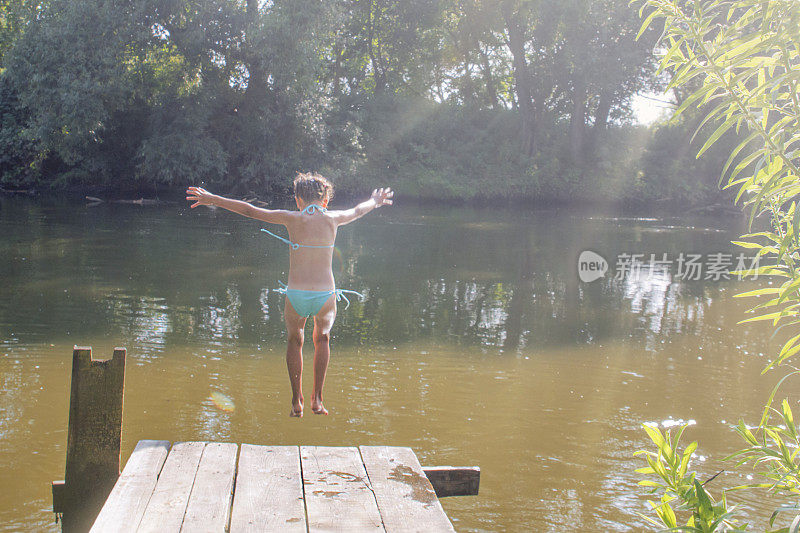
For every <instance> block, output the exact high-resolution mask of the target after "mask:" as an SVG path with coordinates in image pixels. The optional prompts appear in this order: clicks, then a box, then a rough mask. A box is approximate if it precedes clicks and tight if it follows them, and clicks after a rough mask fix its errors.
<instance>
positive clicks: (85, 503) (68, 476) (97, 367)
mask: <svg viewBox="0 0 800 533" xmlns="http://www.w3.org/2000/svg"><path fill="white" fill-rule="evenodd" d="M124 386H125V348H114V356H113V357H112V358H111V359H106V360H95V359H92V349H91V348H83V347H78V346H75V348H74V350H73V352H72V384H71V390H70V398H69V429H68V431H67V465H66V472H65V474H64V481H63V482H59V481H55V482H53V511H54V512H56V513H59V512H60V513H62V521H61V524H62V530H63V531H65V532H73V531H88V530H89V528H91V526H92V523H93V522H94V519H95V518H96V517H97V514H98V513H99V512H100V509H101V508H102V507H103V502H105V500H106V498H107V497H108V494H109V493H110V492H111V489H112V488H113V487H114V483H116V481H117V478H118V477H119V459H120V441H121V439H122V391H123V388H124Z"/></svg>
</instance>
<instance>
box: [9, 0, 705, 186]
mask: <svg viewBox="0 0 800 533" xmlns="http://www.w3.org/2000/svg"><path fill="white" fill-rule="evenodd" d="M640 25H641V23H640V19H639V15H638V12H637V11H636V10H634V9H631V8H630V7H629V6H628V2H627V0H592V1H589V0H563V1H559V2H548V1H545V0H404V1H396V0H395V1H390V0H336V1H329V2H323V1H320V0H292V1H288V0H260V1H259V0H244V1H243V0H123V1H115V2H110V1H107V0H41V1H39V2H30V1H27V0H0V184H2V185H4V186H6V187H19V188H24V187H37V188H40V189H43V188H73V187H77V188H92V187H114V188H119V189H123V190H134V189H135V190H152V189H160V188H167V187H172V186H182V185H185V184H187V183H198V182H204V183H206V184H207V185H209V186H215V187H220V188H222V189H224V190H228V191H232V192H236V193H241V194H245V193H247V192H256V193H258V194H270V193H277V192H282V191H284V190H285V188H286V184H287V183H288V180H287V178H288V177H290V176H291V175H293V174H294V172H296V171H299V170H309V169H314V170H319V171H322V172H324V173H326V174H328V175H330V176H332V177H333V178H334V180H335V181H336V182H337V184H338V186H339V187H340V189H344V190H345V191H348V190H356V189H358V188H359V187H369V186H372V185H373V184H374V183H377V182H378V181H381V182H382V183H388V184H390V185H392V186H393V187H394V188H395V189H397V190H398V192H399V193H400V194H405V195H408V196H419V197H438V198H460V199H470V198H477V197H481V196H486V197H491V196H497V197H523V198H551V197H552V198H558V197H563V198H574V197H576V195H577V196H578V197H586V198H591V197H593V196H597V195H599V196H603V195H604V194H605V195H606V196H609V197H631V198H635V197H637V196H638V197H642V198H647V197H652V198H663V197H668V196H674V197H676V198H681V197H690V196H693V195H694V196H696V193H697V187H705V189H708V191H711V190H712V189H713V190H716V186H715V183H714V184H713V185H714V186H713V187H711V185H710V184H711V182H712V181H713V179H711V180H709V179H708V176H716V175H718V172H717V174H715V172H714V171H710V172H709V171H708V169H706V168H704V167H703V165H702V164H698V163H695V162H693V161H692V158H691V157H686V155H687V154H689V153H690V151H689V150H688V149H684V148H682V145H687V143H688V135H686V133H687V132H686V131H685V130H686V128H685V127H684V125H678V126H675V125H672V126H669V127H664V128H663V129H662V130H663V131H661V132H655V131H654V130H653V129H652V128H651V129H646V128H642V127H636V126H634V125H632V124H631V120H632V109H631V99H632V97H633V95H635V94H637V93H639V92H642V91H648V90H657V89H658V88H660V87H662V86H663V85H662V84H663V80H662V79H661V77H660V76H658V75H657V73H656V70H655V69H656V63H655V62H654V60H653V57H652V51H653V46H654V43H655V42H656V39H657V37H658V33H659V32H658V31H657V29H655V28H653V29H649V30H647V31H646V32H645V33H644V35H642V36H641V38H640V39H638V40H637V39H636V36H637V32H638V29H639V27H640ZM676 153H677V154H678V155H677V156H676ZM681 154H682V155H683V159H681V157H680V156H681ZM712 159H713V158H712ZM676 165H680V166H681V169H680V170H681V171H682V172H684V173H685V174H686V175H691V177H689V178H687V177H686V176H683V175H682V176H679V177H677V178H676V177H675V176H673V175H671V174H670V175H664V174H665V173H675V172H677V171H678V169H677V168H676ZM711 166H712V167H713V166H714V164H712V165H711ZM684 167H685V168H684ZM650 170H652V172H650ZM678 173H679V174H680V172H678ZM704 176H705V177H704ZM693 180H694V181H693ZM673 182H675V183H673ZM487 185H489V186H488V187H487ZM705 189H704V190H705Z"/></svg>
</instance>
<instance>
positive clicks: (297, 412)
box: [289, 399, 303, 418]
mask: <svg viewBox="0 0 800 533" xmlns="http://www.w3.org/2000/svg"><path fill="white" fill-rule="evenodd" d="M289 416H291V417H295V418H301V417H302V416H303V400H302V399H301V400H299V401H297V402H295V401H292V410H291V411H289Z"/></svg>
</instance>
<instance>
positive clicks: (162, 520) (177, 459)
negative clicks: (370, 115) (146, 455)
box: [139, 442, 206, 533]
mask: <svg viewBox="0 0 800 533" xmlns="http://www.w3.org/2000/svg"><path fill="white" fill-rule="evenodd" d="M205 446H206V443H205V442H178V443H176V444H174V445H173V446H172V450H171V451H170V452H169V456H168V457H167V461H166V462H165V463H164V468H163V469H161V475H160V476H159V477H158V483H156V486H155V489H154V490H153V495H152V496H151V497H150V502H148V504H147V508H146V509H145V512H144V517H143V518H142V521H141V523H140V524H139V531H141V532H153V533H161V532H163V531H180V529H181V524H182V523H183V517H184V515H185V514H186V505H187V504H188V503H189V496H190V495H191V493H192V485H194V478H195V476H196V475H197V467H198V465H199V464H200V458H201V456H202V455H203V448H205Z"/></svg>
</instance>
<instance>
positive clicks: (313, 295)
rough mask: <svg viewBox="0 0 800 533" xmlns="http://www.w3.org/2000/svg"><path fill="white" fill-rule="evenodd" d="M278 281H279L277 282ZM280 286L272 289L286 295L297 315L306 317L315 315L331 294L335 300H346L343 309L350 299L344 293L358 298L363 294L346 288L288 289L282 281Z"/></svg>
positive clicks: (348, 304)
mask: <svg viewBox="0 0 800 533" xmlns="http://www.w3.org/2000/svg"><path fill="white" fill-rule="evenodd" d="M278 283H280V282H278ZM280 284H281V287H280V288H279V289H273V290H274V291H275V292H280V293H282V294H285V295H286V298H288V299H289V302H290V303H291V304H292V307H293V308H294V310H295V311H296V312H297V314H298V315H300V316H304V317H306V318H308V317H310V316H312V315H316V314H317V313H319V310H320V309H322V306H323V305H325V302H327V301H328V298H330V297H331V296H336V301H337V302H338V301H339V300H344V301H345V302H347V305H346V306H345V309H347V308H348V307H350V300H348V299H347V296H345V293H350V294H355V295H356V296H358V297H359V298H363V297H364V296H363V295H362V294H361V293H359V292H356V291H349V290H346V289H328V290H325V291H307V290H303V289H290V288H289V287H287V286H286V285H284V284H283V283H280Z"/></svg>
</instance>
